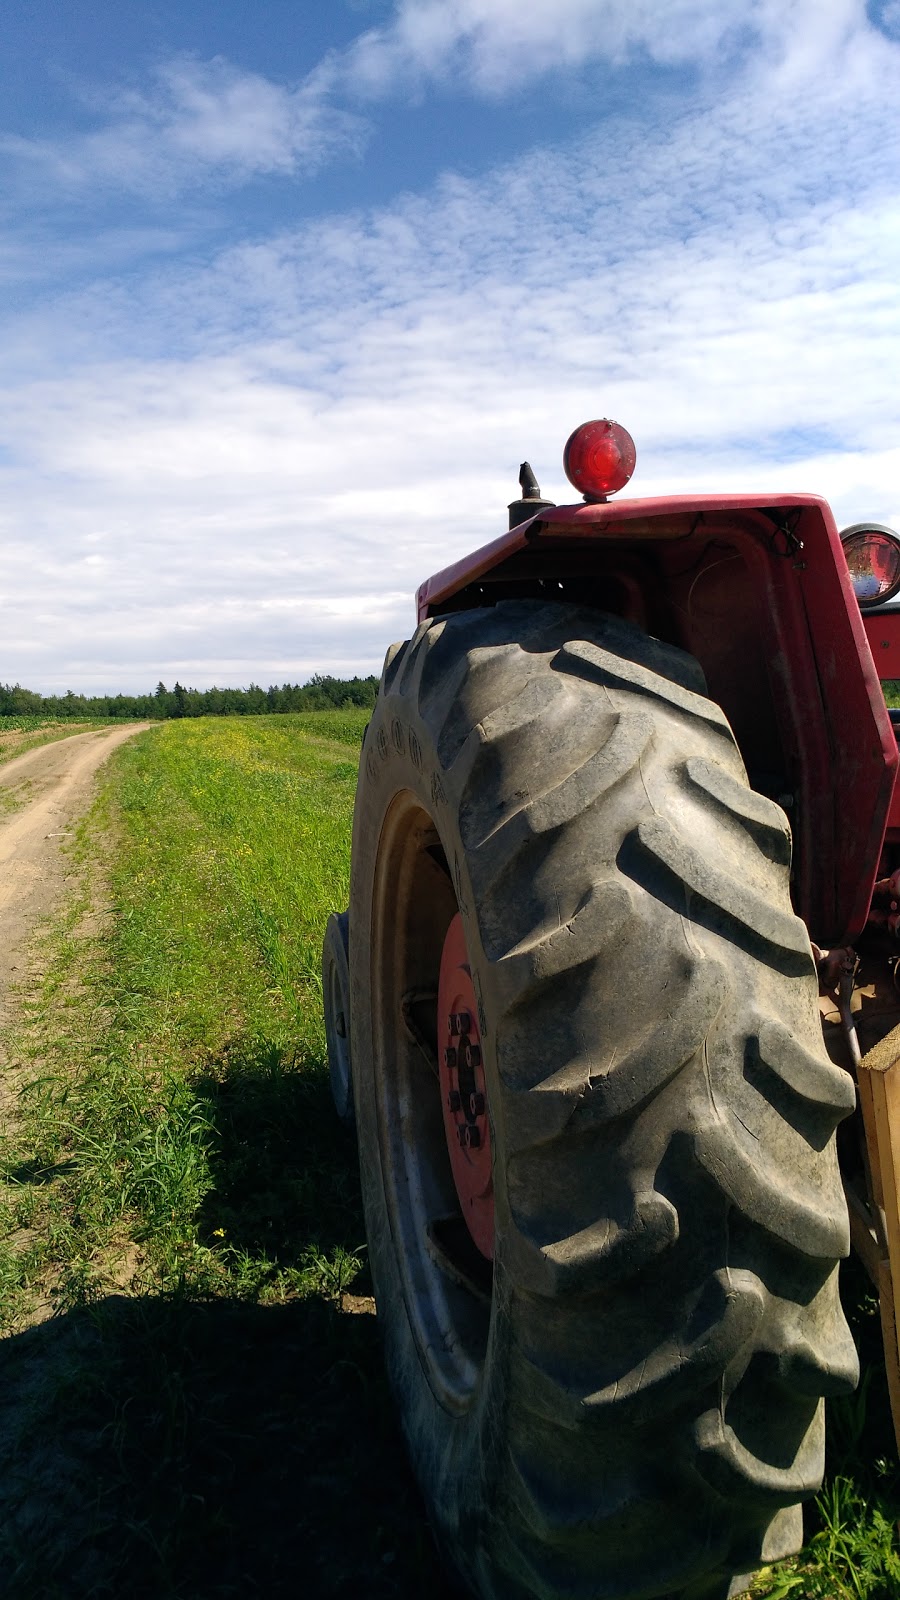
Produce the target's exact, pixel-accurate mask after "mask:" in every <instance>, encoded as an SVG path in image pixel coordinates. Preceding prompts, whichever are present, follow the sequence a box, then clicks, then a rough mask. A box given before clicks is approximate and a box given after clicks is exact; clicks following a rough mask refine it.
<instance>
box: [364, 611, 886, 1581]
mask: <svg viewBox="0 0 900 1600" xmlns="http://www.w3.org/2000/svg"><path fill="white" fill-rule="evenodd" d="M789 861H790V834H789V828H788V823H787V819H786V817H785V815H784V813H783V811H781V809H780V808H779V807H778V806H776V805H775V804H773V803H772V802H771V801H769V800H767V799H765V798H763V797H762V796H760V795H758V794H757V793H755V792H754V791H752V790H751V789H750V788H749V786H748V783H747V777H746V773H745V771H744V766H743V762H742V760H741V757H740V754H739V752H738V750H737V748H736V746H735V743H734V739H733V737H732V734H731V731H730V728H729V726H728V723H727V721H726V719H725V717H724V715H723V713H722V712H721V710H720V709H719V708H718V706H716V705H715V704H714V703H713V702H712V701H710V700H709V699H708V698H707V696H706V689H705V684H704V681H703V677H702V673H701V672H700V669H699V667H698V665H697V663H696V662H695V661H694V660H693V659H692V658H690V657H688V656H686V655H684V653H683V652H681V651H679V650H677V649H675V648H673V647H670V646H668V645H663V644H661V643H659V642H658V641H657V640H654V639H652V638H649V637H647V636H646V635H644V634H642V633H641V632H640V631H639V630H637V629H636V628H633V627H631V626H630V625H628V624H626V623H624V622H622V621H621V620H619V619H617V618H614V617H608V616H605V615H603V614H602V613H598V612H596V611H593V610H588V609H582V608H579V607H574V606H569V605H561V604H560V605H556V604H543V603H540V602H530V601H521V602H512V601H510V602H502V603H500V604H498V605H496V606H495V607H493V608H491V609H485V610H482V611H475V612H460V613H457V614H454V615H451V616H448V617H446V618H442V619H439V620H435V621H433V622H430V623H425V624H424V625H423V626H422V627H420V628H419V630H418V632H417V633H416V634H415V636H414V638H413V639H412V640H411V641H409V642H408V643H407V644H405V645H403V646H400V647H399V648H397V647H395V648H394V650H393V651H392V652H389V655H388V658H387V661H386V663H385V670H384V674H383V677H382V682H381V688H380V692H379V695H378V700H377V704H376V707H375V711H374V714H373V717H372V721H371V724H370V727H369V730H368V733H367V736H366V740H365V744H364V747H363V754H362V764H361V769H360V781H359V790H358V795H357V802H356V812H355V818H354V835H353V866H352V885H351V901H350V905H351V912H350V915H351V924H352V927H353V949H352V961H351V969H352V970H351V992H352V1034H353V1052H354V1056H353V1075H354V1086H355V1098H356V1120H357V1132H358V1139H359V1149H360V1165H361V1173H362V1185H363V1196H364V1203H365V1212H366V1224H367V1231H368V1239H369V1251H370V1260H371V1270H372V1277H373V1281H374V1290H375V1298H376V1302H377V1307H378V1315H379V1321H380V1324H381V1327H382V1330H383V1335H384V1344H385V1352H386V1360H387V1365H388V1372H389V1377H390V1382H391V1385H392V1388H393V1392H394V1395H395V1399H396V1405H397V1408H398V1413H399V1416H400V1419H401V1422H402V1426H403V1429H404V1431H405V1434H406V1438H407V1441H408V1445H409V1449H410V1452H411V1456H412V1461H413V1466H414V1470H415V1472H416V1474H417V1477H418V1480H419V1483H420V1485H421V1487H422V1489H423V1492H424V1495H425V1498H426V1501H427V1504H428V1507H429V1511H430V1516H431V1519H432V1523H433V1526H434V1528H435V1531H436V1535H437V1538H438V1542H439V1545H440V1546H441V1548H442V1550H443V1551H444V1553H445V1555H446V1556H447V1558H448V1559H449V1560H450V1562H451V1563H452V1564H453V1565H454V1566H455V1568H456V1569H457V1571H458V1572H459V1573H460V1574H461V1575H462V1577H463V1579H464V1581H465V1582H467V1583H468V1584H469V1585H470V1586H471V1587H472V1588H473V1589H474V1590H475V1592H476V1593H477V1594H479V1595H481V1596H482V1597H484V1600H536V1597H537V1600H558V1597H560V1596H563V1595H565V1596H573V1597H575V1596H577V1597H583V1600H650V1597H656V1596H666V1597H674V1596H682V1597H684V1600H713V1597H720V1596H726V1595H728V1594H730V1593H735V1592H737V1591H736V1588H735V1579H734V1575H735V1574H736V1573H746V1572H748V1571H749V1570H750V1569H752V1568H753V1567H755V1566H758V1565H759V1564H760V1563H761V1562H762V1561H768V1560H774V1559H777V1558H779V1557H781V1556H783V1555H786V1554H789V1553H791V1552H793V1551H794V1550H795V1549H796V1548H797V1547H798V1546H799V1544H800V1543H801V1538H802V1517H801V1511H800V1505H799V1502H800V1501H801V1500H802V1499H803V1498H804V1497H806V1496H808V1495H811V1494H813V1493H815V1491H816V1490H817V1489H818V1487H819V1484H820V1482H821V1476H822V1469H823V1398H822V1397H823V1396H825V1395H831V1394H835V1393H844V1392H846V1391H847V1390H848V1389H850V1388H852V1386H853V1385H854V1383H855V1382H856V1378H857V1362H856V1354H855V1351H854V1348H853V1344H852V1341H851V1339H850V1335H849V1331H848V1329H847V1326H846V1323H845V1320H844V1317H843V1314H842V1311H841V1307H840V1301H839V1298H838V1288H837V1269H836V1264H837V1261H838V1259H839V1258H840V1257H842V1256H844V1255H846V1253H847V1250H848V1247H849V1239H848V1226H847V1217H846V1210H845V1205H844V1201H843V1195H842V1191H841V1185H840V1178H839V1173H838V1165H837V1158H836V1153H835V1144H834V1128H835V1126H836V1124H837V1122H838V1121H839V1120H840V1118H841V1117H843V1116H845V1115H846V1114H847V1113H848V1112H849V1111H850V1110H851V1109H852V1107H853V1104H854V1089H853V1085H852V1083H851V1081H850V1079H849V1077H848V1076H847V1075H846V1074H844V1073H843V1072H841V1071H840V1069H839V1068H837V1067H835V1066H833V1065H832V1063H831V1062H830V1061H829V1059H828V1057H827V1055H826V1053H825V1050H824V1048H823V1045H822V1038H821V1029H820V1024H819V1016H818V1009H817V984H816V978H815V973H814V967H813V961H812V956H811V951H810V945H809V939H808V936H807V933H806V929H805V927H804V925H803V924H802V922H800V921H799V920H798V918H797V917H795V916H794V914H793V911H792V909H791V904H790V897H789ZM457 911H459V912H460V913H461V914H462V920H463V928H464V932H465V943H466V948H467V951H468V956H469V962H470V965H471V977H472V984H473V986H474V993H475V995H476V997H477V1009H478V1028H479V1031H480V1035H481V1042H482V1048H483V1063H484V1074H485V1079H486V1089H487V1101H488V1116H489V1126H490V1141H491V1146H492V1151H493V1186H494V1206H495V1218H494V1250H493V1261H492V1262H489V1261H487V1260H485V1259H484V1257H483V1256H482V1255H481V1254H480V1253H479V1252H477V1251H475V1252H474V1255H473V1251H472V1248H471V1242H469V1248H468V1249H467V1248H466V1240H465V1237H464V1230H461V1228H460V1223H461V1217H460V1215H459V1212H460V1207H459V1201H458V1198H457V1195H456V1191H455V1187H454V1181H453V1173H452V1169H451V1163H450V1159H449V1154H448V1149H447V1140H446V1137H445V1129H444V1117H443V1112H442V1106H441V1096H440V1091H439V1086H438V1059H437V1056H438V1051H439V1049H440V1048H441V1041H440V1040H439V1039H438V1038H437V1036H436V1024H435V1006H436V991H437V987H438V982H437V975H438V969H439V965H440V960H441V951H442V948H443V944H444V940H445V936H446V934H447V930H448V928H449V926H450V923H451V921H452V920H453V919H454V917H455V916H456V913H457ZM461 1233H462V1234H463V1237H462V1239H461V1237H460V1236H461Z"/></svg>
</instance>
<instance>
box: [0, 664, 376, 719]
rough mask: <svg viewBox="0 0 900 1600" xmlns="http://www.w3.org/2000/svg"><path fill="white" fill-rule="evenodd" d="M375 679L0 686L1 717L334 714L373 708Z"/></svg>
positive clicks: (318, 676)
mask: <svg viewBox="0 0 900 1600" xmlns="http://www.w3.org/2000/svg"><path fill="white" fill-rule="evenodd" d="M377 689H378V679H377V678H375V677H370V678H332V677H329V676H327V675H326V674H323V673H318V672H317V673H316V674H315V675H314V676H313V677H312V678H310V680H309V682H308V683H303V684H300V683H283V684H281V686H280V687H279V686H278V685H277V684H272V685H271V686H270V687H269V688H268V689H262V688H260V686H259V684H256V683H251V685H250V687H249V689H186V688H185V687H184V685H183V684H181V683H176V684H175V686H174V688H172V689H167V688H166V686H165V684H164V683H158V684H157V685H156V688H155V689H154V690H153V693H152V694H98V695H87V694H74V693H73V692H72V690H71V689H69V690H68V691H67V692H66V693H65V694H36V693H35V692H34V690H33V689H23V688H22V686H21V684H18V683H16V684H9V683H0V717H22V716H26V717H35V716H37V717H58V718H60V720H62V721H65V720H66V719H67V718H72V720H74V721H77V720H79V719H81V718H88V717H91V718H98V719H100V720H102V721H106V720H115V718H117V717H122V718H123V719H125V720H128V721H134V720H139V721H142V722H143V721H145V720H147V719H148V718H153V719H156V720H158V721H162V720H164V719H166V718H168V717H235V716H237V717H259V716H266V715H267V714H268V713H270V712H275V713H277V712H280V711H332V710H340V709H342V708H343V707H345V706H366V707H371V706H373V705H374V704H375V694H376V691H377Z"/></svg>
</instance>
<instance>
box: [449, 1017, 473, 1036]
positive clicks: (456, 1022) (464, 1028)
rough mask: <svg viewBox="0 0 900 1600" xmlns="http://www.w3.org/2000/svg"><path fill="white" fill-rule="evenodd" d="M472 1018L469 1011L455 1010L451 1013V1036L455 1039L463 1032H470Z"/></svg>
mask: <svg viewBox="0 0 900 1600" xmlns="http://www.w3.org/2000/svg"><path fill="white" fill-rule="evenodd" d="M471 1025H472V1019H471V1017H470V1016H469V1013H468V1011H453V1012H451V1014H450V1036H451V1038H453V1039H455V1038H458V1036H459V1035H460V1034H461V1033H468V1031H469V1028H470V1027H471Z"/></svg>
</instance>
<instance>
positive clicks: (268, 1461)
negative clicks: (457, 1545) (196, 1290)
mask: <svg viewBox="0 0 900 1600" xmlns="http://www.w3.org/2000/svg"><path fill="white" fill-rule="evenodd" d="M0 1450H2V1458H3V1472H2V1475H0V1530H2V1532H0V1593H2V1594H3V1595H4V1596H6V1597H8V1600H38V1597H40V1600H57V1597H60V1600H62V1597H66V1600H68V1597H73V1600H74V1597H78V1600H81V1597H84V1600H87V1597H88V1596H90V1597H91V1600H94V1597H100V1596H104V1597H105V1596H110V1597H116V1600H127V1597H130V1596H136V1597H144V1596H146V1597H148V1600H149V1597H152V1600H169V1597H172V1600H175V1597H178V1600H206V1597H209V1600H213V1597H215V1600H219V1597H223V1600H224V1597H226V1596H235V1597H237V1596H253V1595H265V1596H292V1597H293V1596H297V1595H301V1594H302V1595H310V1596H318V1595H322V1596H332V1595H333V1596H347V1597H350V1596H354V1597H358V1596H360V1595H365V1596H367V1597H368V1596H372V1597H373V1600H381V1597H384V1600H387V1597H394V1600H396V1597H403V1600H414V1597H415V1600H420V1597H421V1596H422V1594H423V1593H426V1592H427V1593H428V1594H429V1595H431V1596H433V1597H434V1600H438V1597H442V1596H445V1595H446V1596H447V1597H448V1600H449V1595H450V1590H449V1589H445V1588H444V1587H443V1580H442V1577H441V1572H440V1566H439V1562H438V1558H437V1556H436V1554H435V1551H434V1549H433V1546H432V1542H431V1538H430V1535H429V1531H428V1527H427V1523H426V1520H425V1515H424V1511H423V1508H422V1504H421V1501H420V1499H419V1497H418V1494H417V1492H416V1489H415V1486H414V1484H413V1482H412V1479H411V1476H410V1472H409V1468H408V1466H407V1463H406V1459H405V1456H404V1452H403V1446H402V1442H401V1440H400V1437H399V1434H398V1431H397V1428H396V1426H395V1421H394V1417H393V1414H392V1410H391V1404H390V1400H389V1397H388V1395H387V1391H386V1388H385V1384H384V1380H383V1377H382V1371H381V1355H380V1350H379V1341H378V1337H377V1329H376V1326H375V1318H374V1317H373V1316H366V1315H357V1316H350V1315H346V1314H344V1313H341V1312H340V1311H339V1310H338V1309H337V1308H336V1307H334V1306H332V1305H329V1304H328V1303H327V1302H324V1301H322V1300H318V1299H317V1300H312V1301H305V1302H296V1303H293V1304H291V1305H288V1306H279V1307H260V1306H249V1305H241V1304H235V1303H233V1302H232V1303H222V1302H216V1303H213V1304H205V1305H203V1304H196V1303H194V1304H192V1303H190V1302H180V1303H179V1302H172V1301H166V1300H162V1299H151V1298H140V1299H126V1298H124V1297H110V1298H108V1299H105V1300H102V1301H98V1302H95V1303H94V1304H93V1305H88V1306H84V1307H80V1308H78V1309H77V1310H75V1311H72V1312H70V1313H68V1314H67V1315H65V1316H62V1317H58V1318H56V1319H54V1320H52V1321H50V1322H48V1323H45V1324H43V1325H41V1326H39V1327H35V1328H32V1329H29V1330H28V1331H27V1332H24V1333H21V1334H18V1335H15V1336H13V1337H10V1338H8V1339H6V1340H4V1341H3V1342H2V1343H0Z"/></svg>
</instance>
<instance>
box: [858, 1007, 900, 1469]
mask: <svg viewBox="0 0 900 1600" xmlns="http://www.w3.org/2000/svg"><path fill="white" fill-rule="evenodd" d="M859 1100H860V1107H861V1110H862V1116H863V1124H864V1126H865V1131H866V1144H867V1147H868V1152H869V1164H870V1168H871V1182H872V1189H873V1199H874V1201H875V1204H876V1205H878V1206H880V1207H881V1208H882V1210H883V1214H884V1225H885V1231H886V1235H887V1260H886V1261H882V1263H881V1264H880V1267H879V1282H878V1298H879V1303H880V1306H881V1331H882V1334H883V1336H884V1357H885V1365H886V1367H887V1375H888V1388H889V1392H890V1398H891V1413H892V1415H893V1419H894V1433H895V1435H896V1439H897V1449H898V1452H900V1342H898V1331H897V1321H898V1319H897V1299H898V1289H900V1028H894V1029H893V1030H892V1031H891V1033H889V1034H888V1035H887V1037H886V1038H884V1039H882V1040H881V1042H880V1043H879V1044H877V1045H875V1047H874V1049H872V1050H869V1051H868V1052H867V1054H866V1055H865V1056H863V1059H862V1061H861V1063H860V1067H859Z"/></svg>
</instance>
